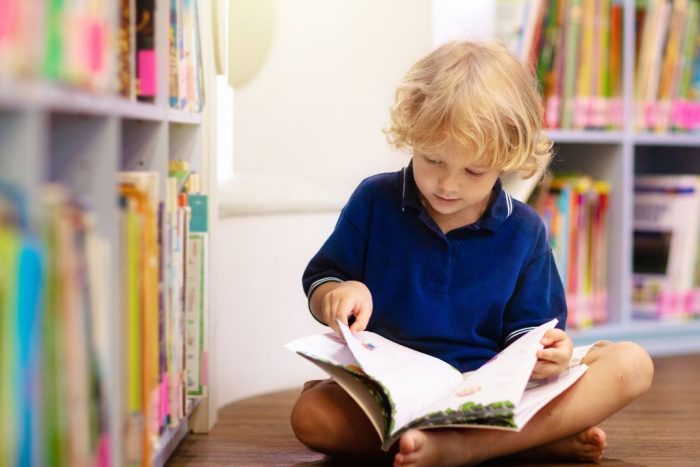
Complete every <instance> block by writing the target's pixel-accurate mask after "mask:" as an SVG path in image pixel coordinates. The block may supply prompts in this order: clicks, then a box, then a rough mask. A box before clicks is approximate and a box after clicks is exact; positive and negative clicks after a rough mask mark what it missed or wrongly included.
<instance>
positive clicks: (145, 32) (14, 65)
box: [0, 0, 204, 112]
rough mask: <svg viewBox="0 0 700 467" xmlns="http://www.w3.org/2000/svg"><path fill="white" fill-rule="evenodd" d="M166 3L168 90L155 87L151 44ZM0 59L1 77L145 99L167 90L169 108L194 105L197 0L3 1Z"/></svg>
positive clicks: (198, 64)
mask: <svg viewBox="0 0 700 467" xmlns="http://www.w3.org/2000/svg"><path fill="white" fill-rule="evenodd" d="M163 9H167V11H168V17H169V24H168V25H167V28H168V34H167V37H168V44H167V50H168V52H167V56H168V61H169V63H168V69H167V71H166V73H167V74H168V79H169V82H168V89H159V81H160V80H159V76H158V74H159V67H158V59H157V51H156V48H157V47H159V46H158V45H157V38H158V37H160V35H159V33H158V27H159V26H160V23H159V22H158V21H157V18H158V12H159V11H162V10H163ZM164 27H166V25H164ZM163 36H165V34H164V35H163ZM114 39H117V40H114ZM164 45H165V44H164ZM0 63H2V67H0V78H3V77H4V78H6V79H18V80H24V79H27V78H29V79H37V80H46V81H50V82H59V83H63V84H67V85H70V86H74V87H78V88H81V89H86V90H88V91H90V92H94V93H97V94H105V95H112V94H116V93H118V94H121V95H122V96H124V97H126V98H129V99H132V100H136V99H138V100H142V101H146V102H153V101H154V100H155V98H156V96H157V95H158V94H159V93H167V94H166V95H167V96H168V99H169V102H170V105H171V106H172V107H174V108H177V109H185V110H189V111H194V112H199V111H201V109H202V107H203V105H204V87H203V76H202V49H201V41H200V32H199V14H198V0H119V1H118V2H113V1H110V0H92V1H90V2H86V1H84V0H3V1H1V2H0Z"/></svg>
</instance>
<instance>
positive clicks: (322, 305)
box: [309, 281, 372, 334]
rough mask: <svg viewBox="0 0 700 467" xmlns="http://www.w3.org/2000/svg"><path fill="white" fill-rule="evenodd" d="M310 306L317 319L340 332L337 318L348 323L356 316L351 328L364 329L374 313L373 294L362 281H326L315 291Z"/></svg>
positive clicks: (354, 330) (355, 329) (354, 329)
mask: <svg viewBox="0 0 700 467" xmlns="http://www.w3.org/2000/svg"><path fill="white" fill-rule="evenodd" d="M309 307H310V308H311V313H313V314H314V316H315V317H316V319H318V320H319V321H321V322H322V323H326V324H327V325H328V326H330V327H331V329H333V331H335V332H336V333H338V334H340V329H338V324H337V323H336V319H339V320H340V321H342V322H343V323H345V324H348V319H349V318H350V317H351V316H354V317H355V322H354V323H352V325H351V326H350V330H351V331H352V332H359V331H364V330H365V328H366V327H367V323H368V322H369V317H370V316H371V314H372V294H371V293H370V291H369V289H368V288H367V286H366V285H365V284H363V283H362V282H358V281H345V282H326V283H325V284H321V285H319V286H318V287H317V288H316V289H315V290H314V291H313V294H312V295H311V299H310V301H309Z"/></svg>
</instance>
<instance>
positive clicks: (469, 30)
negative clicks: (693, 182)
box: [433, 0, 700, 355]
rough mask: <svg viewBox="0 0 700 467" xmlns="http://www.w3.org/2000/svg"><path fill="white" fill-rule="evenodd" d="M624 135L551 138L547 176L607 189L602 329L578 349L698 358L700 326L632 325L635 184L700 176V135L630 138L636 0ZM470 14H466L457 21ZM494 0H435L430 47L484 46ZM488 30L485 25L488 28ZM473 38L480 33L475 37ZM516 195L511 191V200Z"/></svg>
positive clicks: (626, 26)
mask: <svg viewBox="0 0 700 467" xmlns="http://www.w3.org/2000/svg"><path fill="white" fill-rule="evenodd" d="M621 2H622V4H623V7H624V13H623V15H624V16H623V41H624V42H623V63H622V73H623V76H622V85H623V96H622V97H623V115H624V124H623V127H622V128H621V129H619V130H615V131H604V130H602V131H601V130H564V129H558V130H550V131H548V135H549V137H550V139H551V140H552V141H553V142H554V149H555V157H554V161H553V163H552V166H551V169H552V170H553V171H557V170H562V171H577V172H582V173H588V174H590V175H592V176H594V177H595V178H600V179H603V180H606V181H608V182H609V183H610V185H611V190H612V192H611V197H610V200H611V205H610V212H609V220H608V251H607V258H608V265H607V277H608V310H607V312H608V322H607V323H606V324H605V325H602V326H597V327H593V328H590V329H584V330H571V335H572V337H573V338H574V340H575V342H576V343H577V344H585V343H591V342H594V341H596V340H598V339H610V340H633V341H635V342H638V343H640V344H641V345H643V346H644V347H645V348H647V349H648V350H649V351H650V352H651V353H652V354H654V355H668V354H679V353H686V352H700V321H688V322H663V321H641V320H637V319H634V318H633V309H632V299H631V282H632V281H631V279H632V249H633V242H632V238H633V202H634V177H635V175H637V174H646V173H700V134H692V133H687V134H683V133H668V134H656V133H637V132H635V130H634V125H633V122H634V119H633V117H634V105H633V86H634V67H635V64H634V44H635V41H634V39H635V0H622V1H621ZM463 9H469V11H470V14H463V13H460V12H462V10H463ZM495 11H496V10H495V0H479V1H478V2H474V5H473V6H471V3H470V5H469V6H467V4H466V2H459V1H458V0H433V27H434V28H435V29H434V31H433V40H434V44H433V45H437V44H438V43H442V42H444V41H445V40H449V39H453V38H471V39H488V38H489V37H490V36H491V35H492V34H494V30H493V29H488V28H486V30H484V28H483V27H481V26H482V25H483V24H482V23H488V21H487V20H486V19H485V18H484V16H487V17H488V18H489V19H491V20H493V21H498V18H497V17H496V16H495V13H494V12H495ZM489 24H490V23H489ZM474 31H481V33H475V32H474ZM517 191H518V190H517V187H516V189H515V191H514V193H515V192H517Z"/></svg>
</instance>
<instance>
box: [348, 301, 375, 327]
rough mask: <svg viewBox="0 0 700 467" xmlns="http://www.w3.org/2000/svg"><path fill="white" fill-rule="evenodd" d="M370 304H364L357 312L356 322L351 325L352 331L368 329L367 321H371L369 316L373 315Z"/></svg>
mask: <svg viewBox="0 0 700 467" xmlns="http://www.w3.org/2000/svg"><path fill="white" fill-rule="evenodd" d="M371 311H372V310H370V307H369V305H367V304H363V305H361V306H360V309H359V310H357V312H356V313H355V322H354V323H353V324H352V326H351V327H350V330H351V331H352V332H360V331H364V330H365V329H367V323H369V317H370V315H371Z"/></svg>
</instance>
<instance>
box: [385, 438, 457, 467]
mask: <svg viewBox="0 0 700 467" xmlns="http://www.w3.org/2000/svg"><path fill="white" fill-rule="evenodd" d="M464 446H465V445H464V442H463V441H461V437H460V436H459V434H457V433H455V432H454V431H453V430H435V431H430V430H428V431H420V430H409V431H407V432H406V433H404V434H403V436H401V439H400V440H399V450H398V452H397V453H396V456H394V467H421V466H435V465H440V466H449V465H468V460H469V456H468V454H469V453H468V452H467V451H465V447H464ZM455 448H456V449H455Z"/></svg>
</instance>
